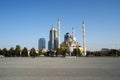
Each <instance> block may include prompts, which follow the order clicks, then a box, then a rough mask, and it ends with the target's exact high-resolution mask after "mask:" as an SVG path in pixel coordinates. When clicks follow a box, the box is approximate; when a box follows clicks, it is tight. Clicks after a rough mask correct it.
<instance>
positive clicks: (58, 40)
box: [57, 18, 60, 48]
mask: <svg viewBox="0 0 120 80" xmlns="http://www.w3.org/2000/svg"><path fill="white" fill-rule="evenodd" d="M57 25H58V34H57V35H58V48H60V19H59V18H58V24H57Z"/></svg>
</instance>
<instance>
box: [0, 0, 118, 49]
mask: <svg viewBox="0 0 120 80" xmlns="http://www.w3.org/2000/svg"><path fill="white" fill-rule="evenodd" d="M58 18H60V21H61V42H63V40H64V35H65V33H66V32H69V33H71V31H72V27H73V26H74V29H75V36H76V38H77V41H78V42H79V43H80V44H81V45H82V30H81V29H82V19H84V22H85V28H86V44H87V49H88V50H100V49H101V48H117V49H118V48H120V36H119V34H120V0H0V37H1V38H0V48H1V49H2V48H4V47H5V48H7V49H9V48H10V47H15V46H16V45H20V46H21V48H23V47H27V48H28V49H30V48H32V47H34V48H36V49H37V48H38V39H39V38H41V37H44V38H45V39H46V44H47V43H48V39H49V31H50V29H51V27H52V25H53V26H54V27H55V28H57V20H58Z"/></svg>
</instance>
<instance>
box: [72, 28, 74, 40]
mask: <svg viewBox="0 0 120 80" xmlns="http://www.w3.org/2000/svg"><path fill="white" fill-rule="evenodd" d="M72 39H73V40H74V27H72Z"/></svg>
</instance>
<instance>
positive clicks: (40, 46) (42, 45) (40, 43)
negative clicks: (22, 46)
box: [38, 38, 46, 50]
mask: <svg viewBox="0 0 120 80" xmlns="http://www.w3.org/2000/svg"><path fill="white" fill-rule="evenodd" d="M45 45H46V41H45V38H40V39H39V40H38V49H39V50H40V49H45V48H46V46H45Z"/></svg>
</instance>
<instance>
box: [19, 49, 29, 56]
mask: <svg viewBox="0 0 120 80" xmlns="http://www.w3.org/2000/svg"><path fill="white" fill-rule="evenodd" d="M21 56H22V57H28V50H27V48H26V47H24V48H23V50H22V52H21Z"/></svg>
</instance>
